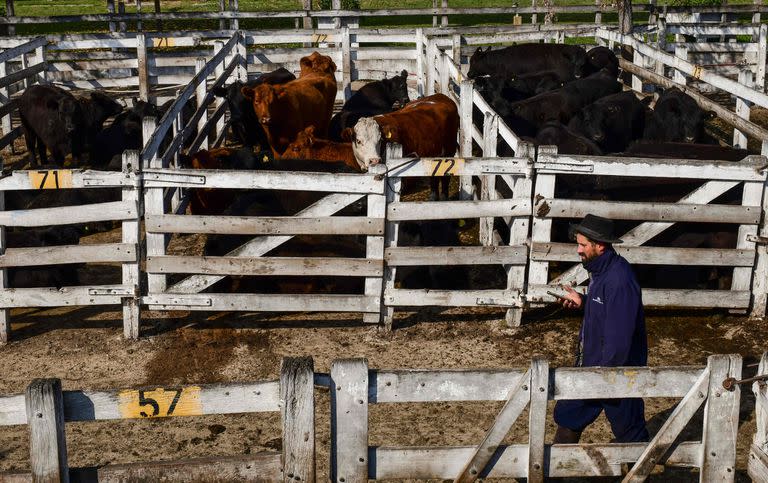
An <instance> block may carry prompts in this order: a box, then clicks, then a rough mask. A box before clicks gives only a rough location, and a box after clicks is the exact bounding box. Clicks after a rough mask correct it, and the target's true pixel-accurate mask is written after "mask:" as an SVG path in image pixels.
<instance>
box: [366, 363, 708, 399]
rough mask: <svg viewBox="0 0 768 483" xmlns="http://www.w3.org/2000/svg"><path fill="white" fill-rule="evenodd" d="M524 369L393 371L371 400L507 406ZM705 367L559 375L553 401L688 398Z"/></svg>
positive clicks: (561, 371) (380, 377) (380, 380)
mask: <svg viewBox="0 0 768 483" xmlns="http://www.w3.org/2000/svg"><path fill="white" fill-rule="evenodd" d="M523 372H524V371H523V370H521V369H468V370H415V369H413V370H387V371H378V372H377V375H376V383H375V386H372V387H371V388H370V391H371V393H370V398H371V400H375V401H376V402H377V403H392V402H435V401H503V400H505V398H506V396H507V394H508V392H509V388H510V387H512V386H513V385H515V384H517V382H516V381H517V380H518V379H519V378H520V377H521V376H522V374H523ZM701 372H702V368H701V367H691V366H679V367H653V368H650V367H620V368H607V367H601V368H573V367H561V368H557V369H554V376H553V377H554V379H553V380H554V387H553V389H552V391H550V392H548V394H549V396H548V397H549V398H550V399H554V400H561V399H600V398H611V397H615V396H616V393H617V388H621V396H622V397H674V398H680V397H683V396H685V394H686V393H687V392H688V389H689V388H690V387H691V385H693V383H695V382H696V379H697V378H698V377H699V375H700V374H701Z"/></svg>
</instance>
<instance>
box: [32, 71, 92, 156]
mask: <svg viewBox="0 0 768 483" xmlns="http://www.w3.org/2000/svg"><path fill="white" fill-rule="evenodd" d="M19 115H20V117H21V126H22V130H23V132H24V139H25V140H26V143H27V151H28V152H29V161H30V164H31V166H32V167H33V168H34V167H36V166H37V165H38V158H37V157H38V156H39V159H40V162H41V163H45V162H46V161H47V159H48V156H47V153H46V148H48V149H49V150H50V151H51V155H52V156H53V160H54V162H57V163H59V164H63V163H64V157H65V156H66V155H67V153H71V152H73V143H72V140H73V139H74V138H76V137H78V136H82V132H81V131H82V126H83V123H84V120H83V111H82V108H81V107H80V103H78V102H77V99H75V97H74V96H73V95H72V94H70V93H69V92H67V91H65V90H64V89H61V88H59V87H54V86H44V85H33V86H31V87H29V88H28V89H26V90H25V91H24V93H23V94H22V95H21V97H20V98H19Z"/></svg>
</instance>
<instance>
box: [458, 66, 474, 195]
mask: <svg viewBox="0 0 768 483" xmlns="http://www.w3.org/2000/svg"><path fill="white" fill-rule="evenodd" d="M473 90H474V82H473V81H472V80H469V79H462V81H461V85H460V86H459V126H460V129H459V156H461V157H463V158H468V157H471V156H472V131H473V130H474V125H473V123H472V107H473V99H472V95H473V94H472V91H473ZM472 191H473V189H472V183H471V179H470V182H469V183H465V182H462V183H461V190H460V192H459V198H460V199H462V200H470V199H472V197H473V195H474V193H473V192H472Z"/></svg>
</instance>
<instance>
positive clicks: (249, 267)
mask: <svg viewBox="0 0 768 483" xmlns="http://www.w3.org/2000/svg"><path fill="white" fill-rule="evenodd" d="M0 262H2V257H0ZM0 266H2V265H0ZM146 271H147V272H148V273H191V274H203V275H296V276H344V277H380V276H382V275H383V274H384V262H383V261H382V260H371V259H366V258H341V257H268V258H261V257H190V256H161V257H147V265H146Z"/></svg>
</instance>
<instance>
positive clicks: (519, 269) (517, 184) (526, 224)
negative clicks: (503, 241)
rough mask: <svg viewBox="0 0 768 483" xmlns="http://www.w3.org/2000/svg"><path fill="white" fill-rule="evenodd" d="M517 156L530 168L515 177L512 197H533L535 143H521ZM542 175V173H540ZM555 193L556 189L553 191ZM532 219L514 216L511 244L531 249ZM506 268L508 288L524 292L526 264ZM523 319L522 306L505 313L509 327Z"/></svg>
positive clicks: (517, 325)
mask: <svg viewBox="0 0 768 483" xmlns="http://www.w3.org/2000/svg"><path fill="white" fill-rule="evenodd" d="M515 156H516V157H519V158H527V159H528V160H529V161H530V169H529V171H528V172H527V173H526V174H525V176H520V177H517V178H513V179H514V186H510V188H512V197H513V198H524V199H529V200H530V199H533V160H534V158H535V157H536V147H535V146H534V145H533V144H530V143H520V145H519V146H518V149H517V152H516V153H515ZM539 176H542V175H539ZM543 176H552V183H554V175H543ZM543 186H546V180H545V182H544V185H543ZM553 190H554V184H553ZM553 194H554V191H553ZM530 220H531V218H530V217H529V216H520V217H513V218H512V219H511V220H510V222H509V246H517V247H526V248H528V249H530V247H529V246H528V245H529V244H528V243H527V242H528V237H529V234H528V231H529V229H530V223H531V222H530ZM547 236H549V235H547ZM544 263H545V266H544V270H545V272H544V279H545V282H544V283H546V277H547V274H546V268H547V266H546V262H544ZM504 270H505V271H506V272H507V290H510V291H511V290H518V291H520V292H522V291H523V290H525V282H526V280H525V275H526V274H525V270H526V267H525V266H524V265H506V266H505V267H504ZM522 319H523V308H522V307H512V308H509V309H507V313H506V315H505V320H506V322H507V327H519V326H520V323H521V322H522Z"/></svg>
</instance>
